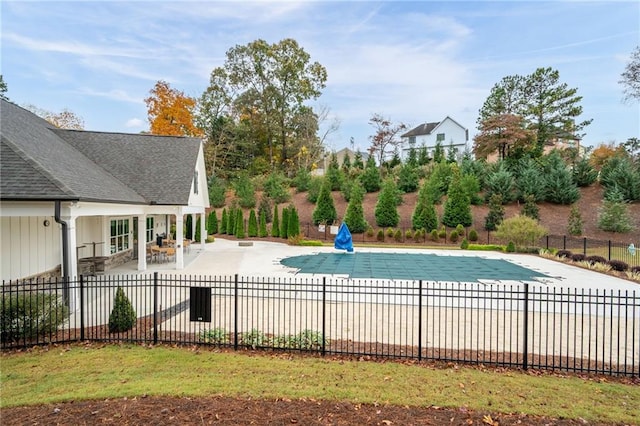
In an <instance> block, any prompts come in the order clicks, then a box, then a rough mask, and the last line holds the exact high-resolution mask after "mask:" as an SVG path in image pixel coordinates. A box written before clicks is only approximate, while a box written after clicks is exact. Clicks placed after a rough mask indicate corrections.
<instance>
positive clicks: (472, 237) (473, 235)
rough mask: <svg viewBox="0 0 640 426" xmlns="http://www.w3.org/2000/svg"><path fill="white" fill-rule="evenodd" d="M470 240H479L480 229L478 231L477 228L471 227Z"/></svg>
mask: <svg viewBox="0 0 640 426" xmlns="http://www.w3.org/2000/svg"><path fill="white" fill-rule="evenodd" d="M469 241H471V242H476V241H478V231H476V230H475V229H471V230H470V231H469Z"/></svg>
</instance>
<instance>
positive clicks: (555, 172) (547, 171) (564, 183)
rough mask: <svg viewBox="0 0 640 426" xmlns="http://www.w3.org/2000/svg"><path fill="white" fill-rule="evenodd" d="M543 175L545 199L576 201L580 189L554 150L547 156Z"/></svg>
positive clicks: (550, 200)
mask: <svg viewBox="0 0 640 426" xmlns="http://www.w3.org/2000/svg"><path fill="white" fill-rule="evenodd" d="M544 176H545V192H546V197H545V198H546V200H547V201H549V202H551V203H556V204H573V203H575V202H576V201H578V199H579V198H580V191H579V190H578V187H577V186H576V184H575V183H574V182H573V179H572V177H571V172H570V171H569V169H568V168H567V165H566V164H565V162H564V160H563V159H562V157H560V154H558V153H556V152H554V153H551V154H550V155H549V156H548V157H547V164H546V165H545V168H544Z"/></svg>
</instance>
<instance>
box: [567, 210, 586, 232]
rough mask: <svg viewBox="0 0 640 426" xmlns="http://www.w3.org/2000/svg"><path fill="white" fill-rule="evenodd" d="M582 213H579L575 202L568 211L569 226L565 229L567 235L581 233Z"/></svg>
mask: <svg viewBox="0 0 640 426" xmlns="http://www.w3.org/2000/svg"><path fill="white" fill-rule="evenodd" d="M582 224H583V222H582V215H581V214H580V209H579V208H578V206H576V205H575V204H574V205H573V206H572V207H571V212H570V213H569V226H568V229H567V231H568V232H569V235H576V236H578V235H582Z"/></svg>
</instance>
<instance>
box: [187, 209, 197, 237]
mask: <svg viewBox="0 0 640 426" xmlns="http://www.w3.org/2000/svg"><path fill="white" fill-rule="evenodd" d="M189 216H191V239H192V240H193V241H195V239H196V222H197V219H196V218H197V216H196V215H194V214H190V215H189Z"/></svg>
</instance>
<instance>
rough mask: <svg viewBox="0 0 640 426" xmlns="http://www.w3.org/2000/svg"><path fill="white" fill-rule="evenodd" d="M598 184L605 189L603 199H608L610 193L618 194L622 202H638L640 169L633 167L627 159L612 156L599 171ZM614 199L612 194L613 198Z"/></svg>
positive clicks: (615, 195)
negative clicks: (620, 195)
mask: <svg viewBox="0 0 640 426" xmlns="http://www.w3.org/2000/svg"><path fill="white" fill-rule="evenodd" d="M600 182H601V183H602V185H603V186H604V188H605V197H609V193H610V192H620V193H621V194H622V198H623V199H624V200H627V201H635V200H640V167H638V166H634V164H633V163H632V162H631V160H630V159H629V158H627V157H622V156H614V157H611V158H610V159H609V160H607V161H606V162H605V163H604V165H603V166H602V170H601V171H600ZM616 197H617V194H614V195H613V198H616Z"/></svg>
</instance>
